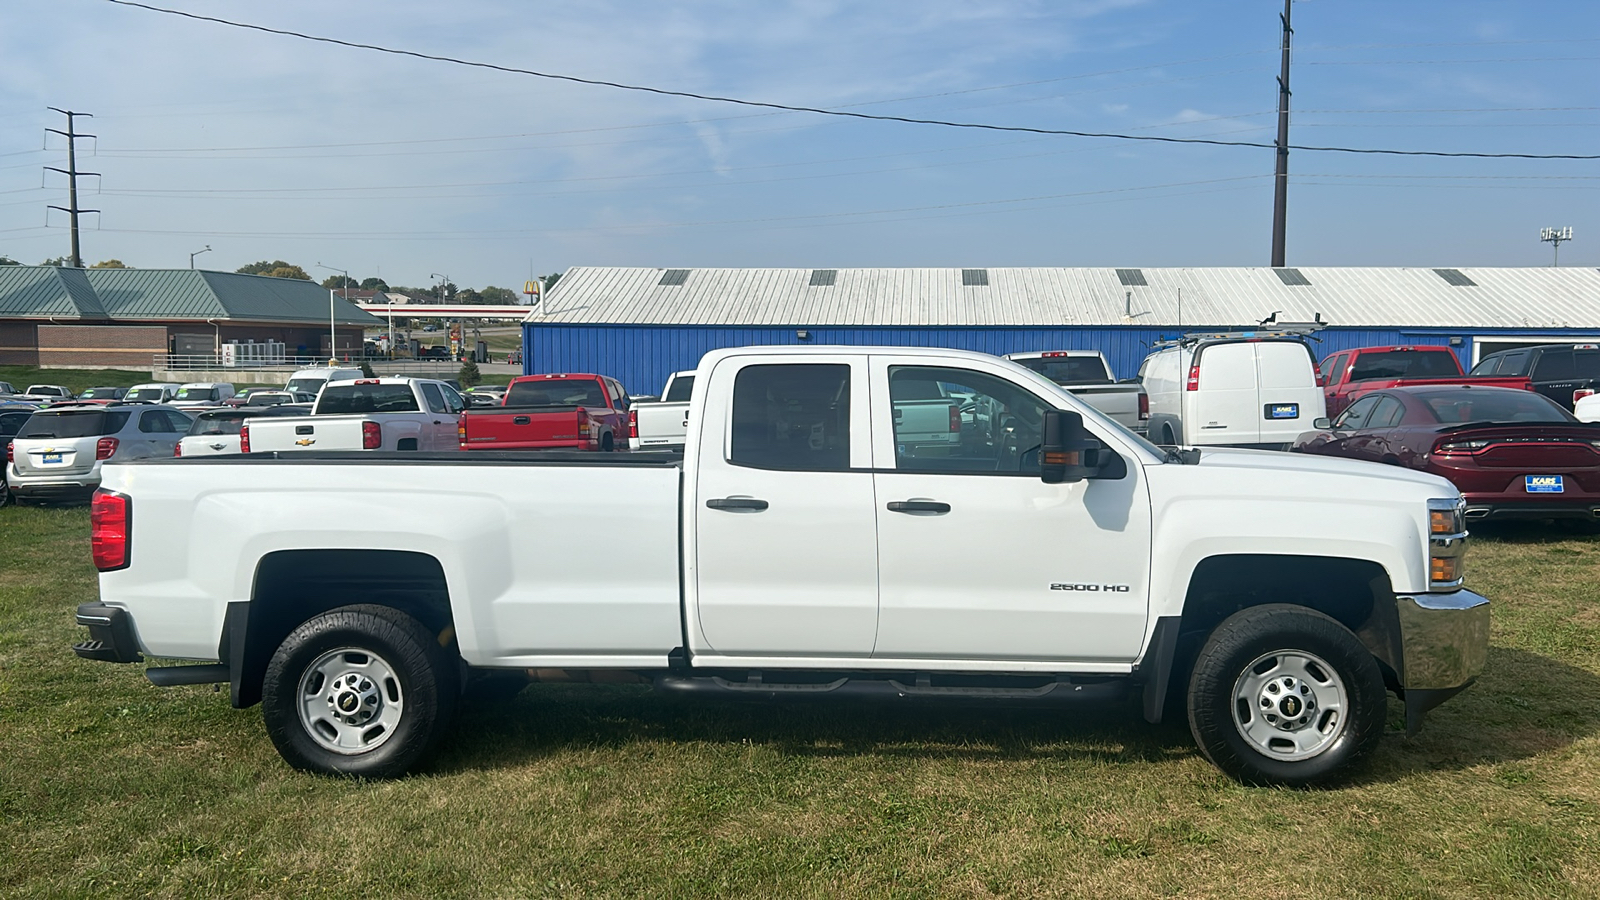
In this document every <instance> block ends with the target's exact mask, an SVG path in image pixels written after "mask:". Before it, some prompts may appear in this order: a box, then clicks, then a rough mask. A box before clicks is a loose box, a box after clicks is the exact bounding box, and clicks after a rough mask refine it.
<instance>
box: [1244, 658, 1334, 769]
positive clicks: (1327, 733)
mask: <svg viewBox="0 0 1600 900" xmlns="http://www.w3.org/2000/svg"><path fill="white" fill-rule="evenodd" d="M1349 702H1350V701H1349V695H1348V693H1347V692H1346V691H1345V687H1344V681H1343V680H1342V679H1340V677H1339V674H1338V672H1337V671H1336V670H1335V669H1334V668H1333V666H1330V665H1328V663H1327V661H1326V660H1323V659H1322V658H1321V657H1318V656H1316V655H1315V654H1311V653H1307V652H1305V651H1304V650H1274V651H1273V652H1271V653H1263V654H1261V655H1260V656H1258V657H1256V659H1255V661H1253V662H1252V663H1250V665H1248V666H1245V668H1244V671H1243V672H1241V673H1240V675H1239V678H1238V680H1237V681H1235V682H1234V685H1233V725H1234V727H1235V728H1237V729H1238V730H1239V735H1240V736H1241V737H1243V738H1244V739H1245V741H1246V742H1248V743H1249V744H1250V746H1251V747H1252V748H1254V749H1255V750H1257V751H1258V752H1260V753H1261V755H1263V756H1267V757H1270V758H1272V759H1281V760H1285V761H1294V760H1301V759H1310V758H1311V757H1313V756H1316V755H1317V754H1319V753H1322V752H1323V751H1325V750H1327V749H1328V748H1329V747H1331V746H1332V745H1333V743H1334V742H1335V741H1337V740H1338V739H1339V736H1340V735H1342V734H1344V729H1345V721H1346V718H1347V712H1346V711H1347V710H1348V709H1349Z"/></svg>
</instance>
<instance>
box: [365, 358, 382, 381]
mask: <svg viewBox="0 0 1600 900" xmlns="http://www.w3.org/2000/svg"><path fill="white" fill-rule="evenodd" d="M361 377H362V378H377V377H378V376H377V375H375V374H373V372H372V363H369V362H367V361H366V360H364V359H363V360H362V361H361Z"/></svg>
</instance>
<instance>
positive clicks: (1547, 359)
mask: <svg viewBox="0 0 1600 900" xmlns="http://www.w3.org/2000/svg"><path fill="white" fill-rule="evenodd" d="M1576 377H1577V368H1576V367H1575V366H1574V365H1573V360H1572V350H1571V349H1569V348H1566V347H1562V348H1560V349H1556V350H1546V351H1544V352H1543V353H1541V354H1540V355H1539V361H1538V362H1537V363H1535V364H1534V367H1533V380H1534V381H1565V380H1567V379H1569V378H1576Z"/></svg>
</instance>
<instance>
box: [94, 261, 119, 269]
mask: <svg viewBox="0 0 1600 900" xmlns="http://www.w3.org/2000/svg"><path fill="white" fill-rule="evenodd" d="M89 268H91V269H126V268H127V266H125V265H123V264H122V260H120V259H102V260H100V261H99V262H97V263H95V264H94V265H92V266H90V267H89Z"/></svg>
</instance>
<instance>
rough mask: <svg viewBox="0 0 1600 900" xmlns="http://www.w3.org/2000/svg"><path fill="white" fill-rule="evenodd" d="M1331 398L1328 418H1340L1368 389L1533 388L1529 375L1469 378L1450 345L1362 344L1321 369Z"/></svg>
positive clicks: (1341, 352)
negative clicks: (1435, 386)
mask: <svg viewBox="0 0 1600 900" xmlns="http://www.w3.org/2000/svg"><path fill="white" fill-rule="evenodd" d="M1319 372H1320V374H1321V376H1322V381H1323V384H1324V387H1323V391H1324V394H1325V396H1326V399H1327V401H1328V418H1330V419H1332V418H1336V417H1337V416H1338V415H1339V413H1342V412H1344V411H1345V409H1346V408H1347V407H1349V406H1350V404H1351V403H1353V402H1355V400H1356V398H1357V397H1360V396H1361V395H1362V394H1365V393H1367V392H1368V391H1381V390H1384V389H1386V388H1392V387H1404V386H1410V385H1429V384H1481V385H1484V386H1486V387H1508V388H1520V389H1522V390H1525V391H1531V390H1533V383H1532V382H1530V381H1529V380H1528V379H1526V378H1483V377H1478V378H1469V377H1468V376H1467V373H1465V372H1463V371H1461V361H1460V360H1458V359H1456V355H1455V352H1454V351H1452V350H1451V349H1450V348H1449V347H1428V346H1421V347H1360V348H1358V349H1355V350H1341V351H1339V352H1338V353H1334V354H1332V355H1330V356H1329V357H1328V358H1327V359H1324V360H1323V361H1322V366H1321V368H1320V369H1319Z"/></svg>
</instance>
